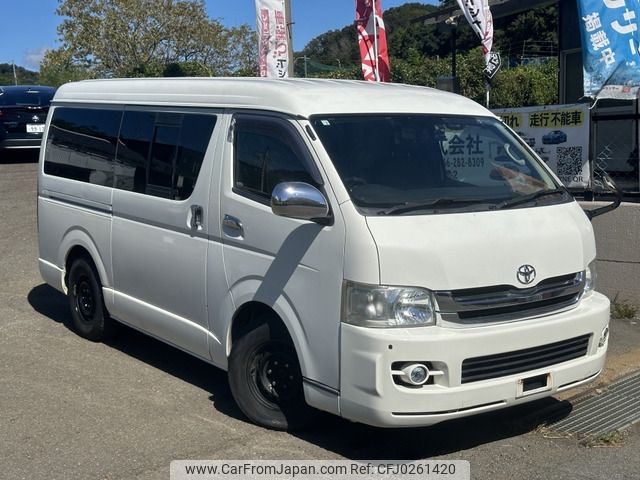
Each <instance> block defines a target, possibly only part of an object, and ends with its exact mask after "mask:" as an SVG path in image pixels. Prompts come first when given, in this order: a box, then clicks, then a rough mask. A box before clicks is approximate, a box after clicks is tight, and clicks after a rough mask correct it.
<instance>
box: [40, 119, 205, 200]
mask: <svg viewBox="0 0 640 480" xmlns="http://www.w3.org/2000/svg"><path fill="white" fill-rule="evenodd" d="M215 123H216V116H215V115H208V114H199V113H198V114H196V113H167V112H157V111H148V110H139V111H138V110H135V111H134V110H127V111H124V112H123V111H122V110H108V109H96V108H70V107H60V108H57V109H56V110H55V112H54V114H53V118H52V120H51V126H50V129H49V135H48V140H47V153H46V158H45V163H44V171H45V173H46V174H48V175H55V176H58V177H64V178H69V179H72V180H78V181H81V182H87V183H93V184H96V185H104V186H109V187H111V186H113V187H115V188H118V189H121V190H128V191H131V192H138V193H143V194H147V195H153V196H157V197H163V198H169V199H173V200H183V199H186V198H188V197H189V196H190V195H191V193H192V192H193V188H194V186H195V183H196V180H197V178H198V174H199V172H200V168H201V166H202V162H203V160H204V154H205V152H206V150H207V146H208V144H209V140H210V138H211V134H212V132H213V128H214V126H215ZM118 132H119V133H118Z"/></svg>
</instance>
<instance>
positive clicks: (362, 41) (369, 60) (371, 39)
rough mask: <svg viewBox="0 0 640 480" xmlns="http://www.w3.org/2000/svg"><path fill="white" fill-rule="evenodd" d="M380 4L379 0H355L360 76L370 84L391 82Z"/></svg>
mask: <svg viewBox="0 0 640 480" xmlns="http://www.w3.org/2000/svg"><path fill="white" fill-rule="evenodd" d="M380 4H381V0H356V26H357V28H358V44H359V45H360V58H362V75H363V76H364V79H365V80H367V81H370V82H389V81H391V70H390V68H389V54H388V53H387V35H386V33H385V29H384V20H383V19H382V7H381V5H380ZM374 10H375V15H374V14H373V12H374Z"/></svg>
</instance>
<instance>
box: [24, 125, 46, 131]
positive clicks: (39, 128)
mask: <svg viewBox="0 0 640 480" xmlns="http://www.w3.org/2000/svg"><path fill="white" fill-rule="evenodd" d="M27 133H44V123H27Z"/></svg>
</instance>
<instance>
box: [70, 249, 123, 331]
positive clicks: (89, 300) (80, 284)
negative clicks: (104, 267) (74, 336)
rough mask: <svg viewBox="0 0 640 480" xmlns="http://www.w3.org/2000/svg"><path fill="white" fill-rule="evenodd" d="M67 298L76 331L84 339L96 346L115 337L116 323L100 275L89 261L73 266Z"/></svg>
mask: <svg viewBox="0 0 640 480" xmlns="http://www.w3.org/2000/svg"><path fill="white" fill-rule="evenodd" d="M68 298H69V306H70V308H71V320H72V323H73V327H74V329H75V331H76V332H77V333H78V334H79V335H80V336H81V337H84V338H86V339H89V340H92V341H94V342H97V341H100V340H103V339H105V338H107V337H109V336H110V335H111V334H112V333H113V331H114V328H115V326H114V321H113V320H112V319H111V318H110V317H109V314H108V313H107V310H106V308H105V306H104V300H103V297H102V285H101V284H100V280H99V276H98V273H97V272H96V269H95V267H94V266H93V263H92V262H91V261H90V260H88V259H87V258H84V257H83V258H78V259H77V260H74V262H73V263H72V264H71V268H70V269H69V290H68Z"/></svg>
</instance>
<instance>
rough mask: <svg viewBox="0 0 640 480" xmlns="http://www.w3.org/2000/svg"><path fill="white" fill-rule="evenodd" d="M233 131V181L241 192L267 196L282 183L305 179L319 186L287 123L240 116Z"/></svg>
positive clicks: (320, 182) (317, 177)
mask: <svg viewBox="0 0 640 480" xmlns="http://www.w3.org/2000/svg"><path fill="white" fill-rule="evenodd" d="M234 133H235V134H234V173H233V180H234V188H235V189H237V190H238V191H239V193H242V192H246V193H249V194H253V195H257V196H258V197H260V198H264V199H268V198H270V197H271V192H272V191H273V188H274V187H275V186H276V185H277V184H278V183H280V182H306V183H309V184H311V185H313V186H315V187H317V188H320V186H321V184H322V181H321V179H320V175H319V174H318V172H317V170H316V169H315V168H314V167H312V162H311V160H310V159H309V156H308V155H307V154H306V153H305V148H304V147H303V146H302V145H301V143H300V140H299V139H298V138H297V137H296V134H295V132H294V131H293V130H292V129H290V128H287V126H286V124H284V123H282V122H278V121H275V120H271V119H257V118H249V117H243V116H237V117H236V124H235V128H234Z"/></svg>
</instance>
